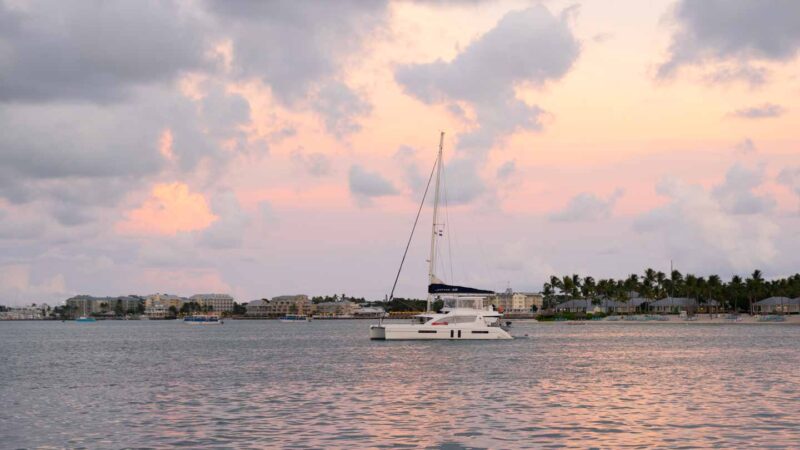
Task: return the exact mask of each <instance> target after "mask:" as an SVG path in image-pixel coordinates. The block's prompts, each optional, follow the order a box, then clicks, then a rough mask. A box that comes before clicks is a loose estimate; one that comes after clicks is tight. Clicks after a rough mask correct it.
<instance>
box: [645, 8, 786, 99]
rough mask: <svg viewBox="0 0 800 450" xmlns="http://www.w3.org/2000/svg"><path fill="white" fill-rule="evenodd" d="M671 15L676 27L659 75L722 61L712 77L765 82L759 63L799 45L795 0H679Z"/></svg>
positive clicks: (779, 58) (780, 57) (776, 58)
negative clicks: (757, 64) (755, 64)
mask: <svg viewBox="0 0 800 450" xmlns="http://www.w3.org/2000/svg"><path fill="white" fill-rule="evenodd" d="M672 18H673V19H674V22H675V25H676V31H675V33H674V34H673V37H672V44H671V45H670V48H669V58H668V59H667V61H665V62H664V63H663V64H661V66H660V67H659V69H658V76H659V77H661V78H664V77H669V76H672V75H674V74H675V73H676V72H677V71H678V70H679V69H680V68H681V67H684V66H693V65H696V66H702V65H705V64H708V63H723V66H719V67H716V68H715V70H714V71H713V72H712V74H711V75H710V77H711V79H716V80H719V81H723V80H730V79H745V80H746V81H748V82H750V83H752V84H757V83H760V82H763V81H764V77H765V71H764V69H763V68H760V67H757V66H753V65H752V64H753V63H757V62H762V61H779V62H781V61H788V60H791V59H793V58H794V57H795V56H797V52H798V48H800V2H797V1H795V0H760V1H750V0H682V1H680V2H678V4H677V5H676V6H675V8H674V11H673V15H672Z"/></svg>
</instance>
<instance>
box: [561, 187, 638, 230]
mask: <svg viewBox="0 0 800 450" xmlns="http://www.w3.org/2000/svg"><path fill="white" fill-rule="evenodd" d="M623 194H624V191H623V190H622V189H619V188H618V189H617V190H615V191H614V192H613V193H612V194H611V195H609V196H608V198H607V199H602V198H600V197H598V196H596V195H595V194H592V193H589V192H582V193H580V194H578V195H576V196H574V197H572V198H571V199H570V200H569V203H567V206H566V207H564V209H563V210H561V211H559V212H557V213H554V214H551V215H550V220H551V221H555V222H581V221H596V220H600V219H606V218H608V217H610V216H611V213H612V212H613V210H614V205H616V203H617V200H619V199H620V197H622V195H623Z"/></svg>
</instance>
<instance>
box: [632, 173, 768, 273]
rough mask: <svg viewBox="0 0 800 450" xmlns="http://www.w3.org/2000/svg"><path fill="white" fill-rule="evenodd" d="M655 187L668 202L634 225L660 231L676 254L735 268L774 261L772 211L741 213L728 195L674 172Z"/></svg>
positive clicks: (646, 230)
mask: <svg viewBox="0 0 800 450" xmlns="http://www.w3.org/2000/svg"><path fill="white" fill-rule="evenodd" d="M734 172H736V171H734ZM735 178H737V177H736V176H734V177H731V179H735ZM656 192H658V193H659V194H660V195H663V196H665V197H667V198H668V199H669V203H667V204H666V205H664V206H662V207H658V208H655V209H653V210H651V211H649V212H647V213H644V214H642V215H640V216H639V217H638V218H637V219H636V221H635V222H634V225H633V229H634V230H635V231H637V232H639V233H643V234H654V235H657V236H659V237H661V238H662V239H663V241H664V243H665V245H666V247H667V251H668V254H669V255H671V256H672V257H673V258H675V259H676V260H678V261H691V262H692V263H693V265H694V266H695V267H716V268H724V269H729V270H732V271H748V270H752V269H753V267H759V266H763V265H769V264H770V263H772V262H773V260H774V258H775V256H776V254H777V250H776V246H775V237H776V236H777V234H778V227H777V225H776V224H775V223H774V222H773V220H772V219H770V218H769V217H768V216H766V215H763V214H753V215H751V216H747V217H746V218H745V216H743V215H737V214H735V213H733V212H731V210H732V209H731V206H736V204H735V203H733V204H726V197H725V196H721V197H722V198H720V195H719V194H717V193H714V192H709V191H708V190H706V189H704V188H703V187H702V186H699V185H692V184H687V183H684V182H682V181H680V180H676V179H672V178H667V179H664V180H662V181H661V182H659V183H658V184H657V186H656ZM733 209H735V208H733ZM705 270H708V269H705Z"/></svg>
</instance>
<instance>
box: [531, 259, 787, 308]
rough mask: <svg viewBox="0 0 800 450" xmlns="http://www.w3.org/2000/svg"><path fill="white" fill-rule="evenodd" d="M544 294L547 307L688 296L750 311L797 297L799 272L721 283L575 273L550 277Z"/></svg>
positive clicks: (713, 278) (659, 275)
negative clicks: (763, 302) (760, 303)
mask: <svg viewBox="0 0 800 450" xmlns="http://www.w3.org/2000/svg"><path fill="white" fill-rule="evenodd" d="M542 292H543V294H544V296H545V301H546V302H547V303H548V304H549V305H553V304H555V303H558V302H561V301H565V300H570V299H593V300H594V299H603V298H605V299H612V300H620V301H626V300H628V299H630V298H631V297H633V296H636V295H638V296H640V297H642V298H645V299H649V300H656V299H660V298H664V297H668V296H669V297H690V298H694V299H696V300H697V302H698V303H700V304H703V303H707V302H709V301H710V300H715V301H717V302H719V304H720V306H721V307H723V308H726V309H727V308H731V309H734V310H739V309H742V308H745V307H747V308H748V309H749V307H750V305H752V303H753V302H756V301H759V300H762V299H764V298H767V297H773V296H775V297H790V298H795V297H800V273H798V274H794V275H792V276H789V277H787V278H778V279H773V280H765V279H764V275H763V274H762V273H761V271H760V270H755V271H753V273H752V274H750V276H749V277H747V278H746V279H743V278H742V277H741V276H739V275H734V276H733V277H731V279H730V281H728V282H724V281H722V279H721V278H720V276H719V275H709V276H708V277H703V276H697V275H693V274H686V275H684V274H682V273H680V272H679V271H677V270H673V271H672V273H670V274H669V276H668V275H667V274H665V273H664V272H660V271H655V270H653V269H650V268H648V269H647V270H645V271H644V273H643V274H642V275H639V274H635V273H633V274H630V275H628V277H627V278H624V279H613V278H607V279H600V280H595V279H594V278H593V277H591V276H586V277H581V276H580V275H578V274H573V275H564V276H562V277H558V276H555V275H553V276H551V277H550V280H549V281H548V282H546V283H545V284H544V288H543V291H542Z"/></svg>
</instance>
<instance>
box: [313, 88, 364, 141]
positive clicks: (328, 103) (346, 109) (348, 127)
mask: <svg viewBox="0 0 800 450" xmlns="http://www.w3.org/2000/svg"><path fill="white" fill-rule="evenodd" d="M314 106H315V109H316V110H317V112H318V113H319V114H320V115H322V117H323V119H324V122H325V128H326V129H327V130H328V132H329V133H331V134H333V135H334V136H336V137H338V138H341V137H342V136H344V135H347V134H351V133H355V132H357V131H359V130H361V125H359V124H358V122H357V121H356V119H358V118H360V117H363V116H366V115H368V114H369V113H370V112H371V111H372V105H370V104H369V103H367V102H366V101H364V100H363V99H362V98H361V97H359V96H358V95H357V94H356V93H355V92H353V91H352V90H351V89H350V88H349V87H347V86H346V85H345V84H344V83H341V82H330V83H326V84H325V85H323V86H322V87H321V88H320V90H319V91H318V92H317V93H316V95H315V97H314Z"/></svg>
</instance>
